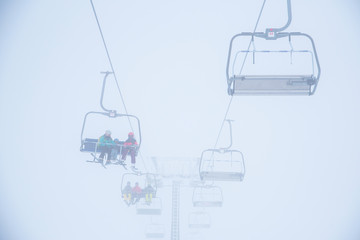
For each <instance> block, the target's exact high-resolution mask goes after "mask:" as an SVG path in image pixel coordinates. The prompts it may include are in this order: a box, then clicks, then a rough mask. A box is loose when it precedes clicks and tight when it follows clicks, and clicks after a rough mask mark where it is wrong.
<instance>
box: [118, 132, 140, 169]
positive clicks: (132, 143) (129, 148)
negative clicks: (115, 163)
mask: <svg viewBox="0 0 360 240" xmlns="http://www.w3.org/2000/svg"><path fill="white" fill-rule="evenodd" d="M137 146H138V143H137V142H136V139H135V138H134V133H133V132H129V134H128V139H126V141H125V142H124V147H123V149H122V152H121V154H122V158H121V159H122V160H124V161H125V160H126V155H127V154H130V156H131V167H132V168H133V169H136V168H135V155H136V150H137Z"/></svg>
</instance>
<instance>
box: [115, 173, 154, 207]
mask: <svg viewBox="0 0 360 240" xmlns="http://www.w3.org/2000/svg"><path fill="white" fill-rule="evenodd" d="M128 182H130V184H132V185H131V187H133V186H134V184H135V183H136V182H137V183H139V186H140V188H141V189H142V190H144V189H145V188H146V187H147V186H148V185H149V184H150V185H151V186H152V188H153V189H154V192H153V193H152V199H151V201H153V200H154V199H155V198H156V192H157V180H156V175H155V174H151V173H124V174H123V175H122V178H121V195H122V196H124V194H127V192H124V189H125V187H126V185H127V183H128ZM140 198H141V199H144V200H145V202H146V203H149V201H147V200H146V199H145V198H146V196H145V195H144V194H143V195H142V196H141V197H140Z"/></svg>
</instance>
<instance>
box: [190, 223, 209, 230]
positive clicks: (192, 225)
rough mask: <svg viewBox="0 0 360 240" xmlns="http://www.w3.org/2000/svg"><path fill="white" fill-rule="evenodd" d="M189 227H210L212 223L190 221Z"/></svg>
mask: <svg viewBox="0 0 360 240" xmlns="http://www.w3.org/2000/svg"><path fill="white" fill-rule="evenodd" d="M189 228H193V229H199V228H210V223H190V224H189Z"/></svg>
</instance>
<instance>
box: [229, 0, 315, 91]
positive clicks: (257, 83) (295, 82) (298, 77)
mask: <svg viewBox="0 0 360 240" xmlns="http://www.w3.org/2000/svg"><path fill="white" fill-rule="evenodd" d="M287 7H288V22H287V24H286V25H285V26H284V27H282V28H268V29H266V31H265V32H254V33H250V32H243V33H240V34H237V35H235V36H234V37H233V38H232V39H231V42H230V47H229V53H228V60H227V66H226V76H227V83H228V94H229V95H313V94H314V93H315V90H316V88H317V84H318V81H319V78H320V72H321V70H320V63H319V59H318V55H317V52H316V48H315V43H314V40H313V39H312V38H311V37H310V36H309V35H308V34H305V33H300V32H282V31H283V30H285V29H286V28H287V27H288V26H289V25H290V23H291V18H292V15H291V3H290V0H287ZM244 37H250V39H251V42H250V43H251V46H252V47H253V49H252V50H249V49H250V46H249V47H248V48H247V49H246V48H240V49H233V43H234V41H235V40H239V39H243V38H244ZM281 38H288V39H289V46H290V49H289V50H261V51H258V50H256V49H255V39H265V40H267V42H268V43H269V42H270V41H272V42H271V43H275V42H276V41H277V40H279V39H281ZM293 38H301V39H304V40H305V41H307V42H308V43H310V44H311V48H309V49H299V50H296V49H294V48H293V45H292V39H293ZM239 53H244V54H245V58H244V62H243V63H242V62H239V64H238V66H241V65H242V66H241V68H240V70H239V73H235V72H234V66H235V65H236V63H237V62H236V60H237V57H238V54H239ZM258 53H264V54H274V53H288V54H289V56H290V57H291V59H292V55H293V54H294V53H298V54H310V55H311V60H310V64H311V65H312V72H310V73H305V74H281V73H280V74H263V73H261V74H259V75H258V74H246V73H243V67H244V63H245V60H246V57H247V55H248V54H250V55H252V56H253V64H256V63H255V55H259V54H258ZM274 61H276V60H274ZM231 69H232V70H231Z"/></svg>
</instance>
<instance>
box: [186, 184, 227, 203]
mask: <svg viewBox="0 0 360 240" xmlns="http://www.w3.org/2000/svg"><path fill="white" fill-rule="evenodd" d="M192 201H193V206H194V207H222V204H223V195H222V190H221V188H220V187H216V186H199V187H195V188H194V191H193V198H192Z"/></svg>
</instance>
